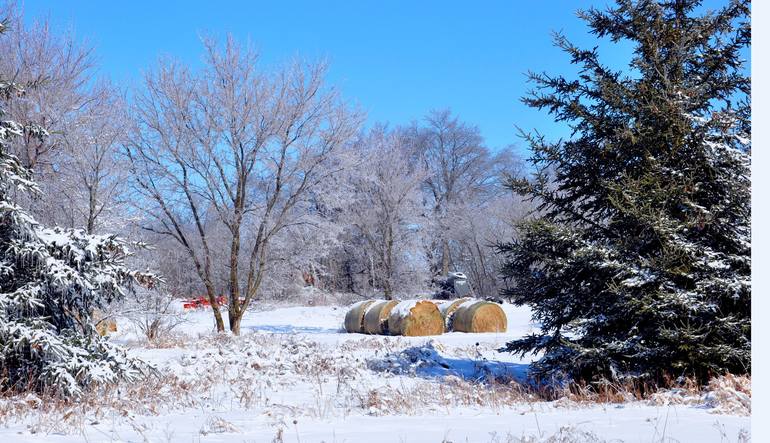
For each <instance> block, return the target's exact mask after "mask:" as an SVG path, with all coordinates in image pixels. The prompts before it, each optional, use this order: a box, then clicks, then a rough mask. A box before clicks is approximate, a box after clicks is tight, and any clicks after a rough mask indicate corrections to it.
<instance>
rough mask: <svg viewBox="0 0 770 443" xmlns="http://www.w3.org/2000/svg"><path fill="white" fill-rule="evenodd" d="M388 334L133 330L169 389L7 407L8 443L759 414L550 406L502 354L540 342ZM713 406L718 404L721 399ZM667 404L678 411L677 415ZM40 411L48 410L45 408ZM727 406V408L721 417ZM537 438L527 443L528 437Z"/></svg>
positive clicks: (311, 329)
mask: <svg viewBox="0 0 770 443" xmlns="http://www.w3.org/2000/svg"><path fill="white" fill-rule="evenodd" d="M504 308H505V311H506V314H507V316H508V321H509V325H508V326H509V328H508V332H506V333H503V334H463V333H448V334H444V335H440V336H435V337H385V336H367V335H361V334H347V333H344V332H341V325H342V321H343V318H344V315H345V312H346V310H345V308H337V307H289V308H279V309H273V310H267V311H261V312H249V313H248V314H247V315H246V317H245V318H244V321H243V331H244V334H243V336H242V337H230V336H219V337H218V336H216V334H214V333H213V322H212V320H211V314H210V312H208V311H206V310H201V311H194V312H191V313H188V314H186V316H187V320H188V322H187V323H185V324H183V325H182V326H181V327H180V330H181V331H183V332H184V333H185V335H184V336H179V337H177V338H176V339H174V340H173V341H172V342H171V344H170V345H169V346H170V347H165V348H160V349H158V348H148V347H146V345H144V344H142V342H141V341H140V340H139V339H138V337H137V335H136V334H135V333H134V332H133V331H131V326H130V325H129V324H128V323H127V322H125V321H122V320H121V321H119V326H118V328H119V332H118V334H117V335H115V336H114V337H113V338H112V340H113V341H114V342H118V343H122V344H124V345H126V346H128V347H129V348H130V349H131V353H132V354H134V355H136V356H139V357H141V358H143V359H145V360H147V361H149V362H151V363H152V364H154V365H155V366H156V367H157V368H158V371H159V377H158V379H157V380H156V381H152V382H148V383H146V384H143V385H139V386H129V387H127V388H125V390H124V391H119V392H116V393H110V394H107V395H108V396H110V397H109V398H97V399H94V400H93V401H91V402H83V405H80V406H78V407H76V408H71V409H68V408H64V409H62V408H56V407H54V406H52V405H39V404H37V403H36V401H37V400H36V398H35V397H32V396H29V397H26V398H24V399H22V400H17V401H16V403H14V401H12V400H8V401H5V403H0V410H3V411H5V412H6V413H5V414H4V415H5V417H6V421H4V422H3V425H2V426H0V438H1V439H2V441H14V440H24V439H28V438H30V437H32V436H33V435H34V436H35V437H36V439H37V441H49V442H75V441H83V440H87V441H194V442H197V441H201V442H219V441H222V442H224V441H246V442H270V441H279V442H280V441H285V442H307V443H310V442H322V441H323V442H362V441H365V442H367V443H376V442H383V443H385V442H388V443H390V442H393V443H396V442H436V443H439V442H466V441H467V442H513V441H553V440H548V439H549V438H552V437H558V438H562V439H563V440H556V441H604V440H611V441H617V440H621V441H631V442H635V441H644V442H649V441H654V442H655V441H682V442H687V441H698V442H708V441H741V440H740V439H741V438H745V437H746V436H747V435H748V431H747V429H748V428H749V417H747V416H742V415H739V414H736V413H735V412H736V411H737V412H740V411H741V410H740V409H737V410H733V411H729V412H733V415H727V414H724V413H722V412H725V410H724V405H723V404H722V403H720V402H714V401H710V400H709V399H708V398H704V399H697V398H687V397H686V396H681V395H679V394H677V393H669V394H667V395H662V396H659V397H658V398H657V400H658V401H656V402H652V401H650V402H626V403H621V404H618V403H606V404H596V403H588V402H585V403H581V402H576V401H572V400H567V399H561V400H557V401H553V402H546V401H538V400H536V399H534V398H532V396H531V395H530V394H527V393H525V392H523V391H522V389H521V388H520V386H519V384H518V383H517V381H520V382H523V381H524V379H525V377H526V369H527V365H528V363H529V360H528V359H525V360H521V359H518V358H515V357H513V356H511V355H510V354H506V353H499V352H497V351H496V349H498V348H499V347H501V346H502V345H503V344H504V343H505V342H506V341H507V340H510V339H511V338H514V337H520V336H522V335H523V334H525V333H527V332H528V331H529V330H530V328H531V327H532V325H531V324H530V323H529V311H528V310H526V309H522V308H515V307H513V306H510V305H506V306H505V307H504ZM711 400H713V398H712V399H711ZM666 403H671V404H670V405H666ZM32 406H34V408H33V407H32ZM720 408H722V409H720ZM522 439H523V440H522Z"/></svg>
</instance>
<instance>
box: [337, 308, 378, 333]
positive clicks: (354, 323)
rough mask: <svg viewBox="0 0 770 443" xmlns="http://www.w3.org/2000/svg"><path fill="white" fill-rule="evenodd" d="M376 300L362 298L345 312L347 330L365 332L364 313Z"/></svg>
mask: <svg viewBox="0 0 770 443" xmlns="http://www.w3.org/2000/svg"><path fill="white" fill-rule="evenodd" d="M375 301H376V300H362V301H360V302H358V303H355V304H354V305H353V306H351V307H350V309H349V310H348V313H347V314H345V330H346V331H348V332H364V314H365V313H366V308H368V307H369V305H371V304H372V303H374V302H375Z"/></svg>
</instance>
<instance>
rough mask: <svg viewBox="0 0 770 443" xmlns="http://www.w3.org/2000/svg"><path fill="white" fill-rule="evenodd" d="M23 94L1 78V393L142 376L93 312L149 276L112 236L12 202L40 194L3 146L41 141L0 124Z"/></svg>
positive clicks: (62, 389)
mask: <svg viewBox="0 0 770 443" xmlns="http://www.w3.org/2000/svg"><path fill="white" fill-rule="evenodd" d="M23 93H24V89H23V88H22V87H21V86H20V85H17V84H15V83H12V82H8V81H6V80H5V77H4V76H3V75H2V73H0V388H2V389H11V390H24V389H28V388H33V389H43V388H48V389H50V390H52V391H54V392H57V393H59V394H62V395H63V396H76V395H79V394H80V393H81V391H82V388H84V387H86V386H89V385H92V384H94V383H114V382H116V381H118V380H119V379H135V378H136V377H138V376H139V375H140V374H141V373H142V372H143V370H144V368H143V366H142V365H141V363H140V362H139V361H138V360H134V359H131V358H129V357H127V356H126V353H125V351H123V350H122V349H119V348H116V347H113V346H112V345H110V344H109V343H108V342H107V341H106V339H105V338H103V337H100V336H99V334H98V333H97V332H96V329H95V327H94V324H93V321H92V320H91V312H92V311H93V309H94V308H99V307H102V306H104V305H105V304H106V303H108V302H109V301H111V300H112V299H114V298H117V297H121V296H122V295H123V293H124V288H125V287H128V286H130V285H131V284H132V283H133V282H135V281H136V280H145V279H152V277H151V276H149V275H144V274H139V273H136V272H133V271H130V270H129V269H128V268H126V266H125V265H124V260H125V258H126V256H127V255H128V254H129V251H128V248H127V244H126V243H125V242H124V241H123V240H121V239H119V238H117V237H116V236H108V235H89V234H86V233H84V232H83V231H81V230H75V229H61V228H50V229H49V228H45V227H43V226H41V225H40V224H39V223H37V222H36V221H35V219H34V218H33V217H32V216H31V215H30V214H28V213H27V212H26V211H25V210H24V209H22V208H21V207H20V206H19V205H18V204H17V198H18V197H19V196H21V195H25V194H36V193H37V192H39V191H38V188H37V186H36V185H35V183H34V181H33V180H32V174H31V171H30V170H29V169H27V168H25V167H24V166H22V165H21V163H19V161H18V159H17V158H16V157H15V156H13V155H11V154H10V153H9V152H8V141H9V140H10V139H11V138H12V137H17V136H20V135H21V134H22V133H24V134H25V135H29V136H32V137H38V138H43V137H46V136H47V133H46V131H45V130H44V129H43V128H41V127H38V126H35V125H27V126H25V127H21V126H20V125H18V124H16V123H14V122H12V121H7V120H2V118H3V117H5V111H4V105H5V104H7V103H8V102H9V101H10V100H13V99H15V98H17V97H19V96H21V95H22V94H23Z"/></svg>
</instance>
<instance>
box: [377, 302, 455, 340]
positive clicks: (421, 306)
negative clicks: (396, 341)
mask: <svg viewBox="0 0 770 443" xmlns="http://www.w3.org/2000/svg"><path fill="white" fill-rule="evenodd" d="M388 329H389V333H390V334H391V335H404V336H407V337H417V336H424V335H440V334H443V333H444V318H443V317H442V316H441V311H439V310H438V307H437V306H436V305H435V304H434V303H432V302H431V301H429V300H410V301H402V302H400V303H399V304H397V305H396V306H394V307H393V309H392V310H391V311H390V316H389V317H388Z"/></svg>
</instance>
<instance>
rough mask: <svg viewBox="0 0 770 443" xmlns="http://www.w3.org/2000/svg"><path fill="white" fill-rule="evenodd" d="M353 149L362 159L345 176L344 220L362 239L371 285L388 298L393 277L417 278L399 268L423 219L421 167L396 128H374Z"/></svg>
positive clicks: (415, 249) (413, 250) (413, 249)
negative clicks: (349, 189) (347, 182)
mask: <svg viewBox="0 0 770 443" xmlns="http://www.w3.org/2000/svg"><path fill="white" fill-rule="evenodd" d="M358 152H359V154H360V155H361V156H362V158H361V160H362V161H361V164H360V166H359V167H358V168H356V169H353V170H351V171H350V174H349V177H350V181H351V184H352V186H351V187H352V189H353V191H352V192H351V193H350V194H349V195H348V205H347V207H346V213H347V216H346V219H345V220H344V222H346V223H349V225H350V228H351V230H352V232H351V234H352V237H354V238H355V237H358V238H360V240H362V243H363V245H364V248H363V251H364V254H363V256H364V257H363V258H364V259H365V260H366V261H368V265H369V269H368V270H367V273H368V275H369V277H370V280H371V285H372V287H375V288H381V289H382V290H383V292H384V293H385V297H386V298H388V299H391V298H392V297H393V293H394V290H395V289H397V288H396V285H397V283H398V282H399V279H403V278H407V279H413V280H418V277H417V275H416V274H419V273H418V272H414V270H412V272H406V271H407V270H406V269H405V268H407V267H408V264H410V260H413V259H414V258H415V255H417V254H418V253H419V250H420V247H419V245H418V242H419V235H420V231H421V230H423V229H424V225H425V222H426V219H425V217H423V211H422V204H421V199H420V186H421V184H422V182H423V180H425V178H426V176H427V171H426V170H425V169H424V168H423V167H422V165H421V164H419V163H415V162H413V161H412V159H411V156H410V153H409V151H408V150H407V148H406V146H405V144H404V136H403V134H402V133H400V132H398V131H396V132H389V131H387V130H385V129H384V128H382V127H377V128H374V129H373V130H372V131H371V132H370V134H369V135H368V136H367V137H366V138H364V140H362V142H361V143H360V145H359V147H358ZM350 240H353V239H350ZM350 240H349V241H350ZM353 241H355V240H353Z"/></svg>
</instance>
